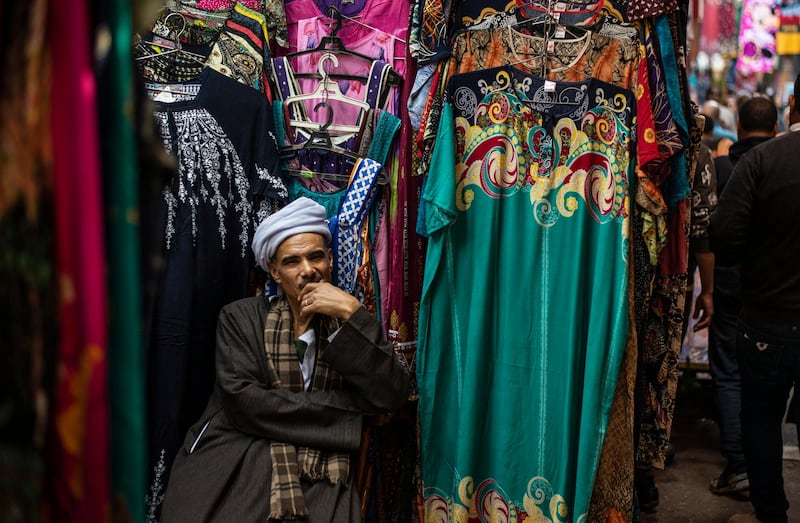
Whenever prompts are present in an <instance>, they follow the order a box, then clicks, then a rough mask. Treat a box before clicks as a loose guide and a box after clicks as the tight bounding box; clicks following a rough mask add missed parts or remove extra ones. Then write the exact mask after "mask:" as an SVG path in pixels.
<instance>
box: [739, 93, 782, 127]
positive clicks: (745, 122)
mask: <svg viewBox="0 0 800 523" xmlns="http://www.w3.org/2000/svg"><path fill="white" fill-rule="evenodd" d="M777 122H778V109H777V108H776V107H775V103H774V102H773V101H772V100H770V99H769V98H767V97H765V96H754V97H753V98H751V99H750V100H748V101H746V102H745V103H744V104H742V107H741V108H740V109H739V125H741V126H742V130H743V131H765V132H771V131H774V130H775V124H776V123H777Z"/></svg>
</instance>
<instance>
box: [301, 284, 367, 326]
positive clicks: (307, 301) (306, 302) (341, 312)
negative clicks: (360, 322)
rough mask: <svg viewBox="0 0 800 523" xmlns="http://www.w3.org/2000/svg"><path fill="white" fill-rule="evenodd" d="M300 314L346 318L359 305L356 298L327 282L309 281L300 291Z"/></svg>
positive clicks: (307, 316) (304, 315) (308, 316)
mask: <svg viewBox="0 0 800 523" xmlns="http://www.w3.org/2000/svg"><path fill="white" fill-rule="evenodd" d="M299 299H300V314H301V315H302V316H303V317H306V318H310V317H312V316H313V315H314V314H324V315H326V316H332V317H334V318H339V319H342V320H347V319H348V318H350V316H352V315H353V313H354V312H356V311H357V310H358V309H359V308H360V307H361V302H360V301H358V299H357V298H355V297H354V296H352V295H350V294H348V293H347V292H345V291H343V290H342V289H340V288H339V287H336V286H335V285H333V284H331V283H329V282H325V281H323V282H319V283H309V284H307V285H306V286H305V287H303V290H302V291H301V292H300V296H299Z"/></svg>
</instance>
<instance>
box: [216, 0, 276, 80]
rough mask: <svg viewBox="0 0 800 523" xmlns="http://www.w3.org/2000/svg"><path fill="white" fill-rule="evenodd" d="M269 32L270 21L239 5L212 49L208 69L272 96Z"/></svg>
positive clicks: (235, 6) (231, 14)
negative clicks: (268, 75)
mask: <svg viewBox="0 0 800 523" xmlns="http://www.w3.org/2000/svg"><path fill="white" fill-rule="evenodd" d="M267 31H268V29H267V18H265V17H264V15H263V14H261V13H260V12H258V11H253V10H252V9H248V8H247V7H245V6H244V5H243V4H241V3H236V4H235V5H234V6H233V9H232V10H231V13H230V16H229V17H228V19H227V20H226V21H225V26H224V27H223V29H222V31H221V32H220V34H219V37H218V38H217V41H216V42H214V45H213V47H212V48H211V52H210V53H209V55H208V59H207V60H206V62H205V64H206V66H208V67H210V68H212V69H214V70H215V71H218V72H220V73H222V74H224V75H225V76H229V77H231V78H233V79H234V80H236V81H238V82H241V83H243V84H245V85H249V86H250V87H252V88H253V89H256V90H258V91H260V92H262V93H265V92H268V91H269V88H268V87H267V85H266V83H265V82H266V74H267V69H268V67H269V63H270V53H269V43H268V34H269V33H268V32H267Z"/></svg>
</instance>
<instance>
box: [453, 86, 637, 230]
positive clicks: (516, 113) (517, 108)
mask: <svg viewBox="0 0 800 523" xmlns="http://www.w3.org/2000/svg"><path fill="white" fill-rule="evenodd" d="M628 110H629V108H628V107H627V106H626V101H625V98H624V97H622V96H619V97H614V98H613V99H612V100H603V101H602V103H599V104H597V105H595V106H594V107H593V108H591V109H588V110H585V111H584V112H583V115H582V116H581V117H579V118H578V119H577V120H573V119H572V118H571V117H574V116H575V114H574V112H573V113H572V114H570V115H569V116H567V117H563V118H561V119H560V120H558V121H557V122H556V123H555V126H554V127H553V130H552V131H551V132H548V131H547V130H546V129H545V128H544V127H543V124H542V122H543V119H544V115H542V114H541V113H539V112H538V111H537V110H536V107H535V104H533V107H531V104H528V103H526V101H523V100H521V99H520V98H519V97H518V96H517V95H516V94H514V93H510V92H508V91H504V90H494V91H489V92H488V93H487V95H486V96H485V97H484V99H483V100H482V101H481V103H480V104H479V105H478V106H477V109H476V110H475V113H474V114H475V116H474V121H473V123H470V122H469V121H468V120H467V119H466V118H464V117H457V118H456V121H455V127H456V141H457V145H456V180H457V188H456V203H457V205H458V208H459V210H461V211H463V212H466V211H467V210H469V208H470V207H471V205H472V202H473V201H474V199H475V196H476V195H475V190H476V188H477V189H479V190H480V192H482V193H483V194H485V195H486V196H488V197H490V198H505V197H508V196H511V195H513V194H515V193H517V192H519V191H525V192H529V193H530V200H531V204H532V206H533V215H534V218H535V219H536V221H537V223H539V224H540V225H541V226H543V227H549V226H552V225H554V224H555V223H557V222H558V220H559V219H560V218H570V217H572V216H573V215H574V214H575V212H576V211H577V210H578V209H579V208H580V207H581V202H583V204H584V206H585V207H586V210H587V212H588V213H589V215H590V216H591V217H592V218H593V219H594V220H595V221H597V222H599V223H608V222H611V221H614V220H616V219H618V218H620V219H622V218H626V217H627V216H628V215H629V208H628V205H629V198H628V168H629V166H630V136H631V129H630V128H628V127H627V126H626V125H625V123H624V122H623V120H622V119H621V118H620V117H619V114H622V113H624V112H625V111H628ZM622 230H623V234H624V235H625V234H627V233H626V232H625V231H626V230H627V228H623V229H622Z"/></svg>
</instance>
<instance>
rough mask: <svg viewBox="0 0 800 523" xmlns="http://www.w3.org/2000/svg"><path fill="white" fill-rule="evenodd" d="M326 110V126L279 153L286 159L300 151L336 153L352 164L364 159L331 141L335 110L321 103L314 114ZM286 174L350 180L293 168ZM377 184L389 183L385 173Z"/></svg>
mask: <svg viewBox="0 0 800 523" xmlns="http://www.w3.org/2000/svg"><path fill="white" fill-rule="evenodd" d="M323 107H324V108H326V109H327V110H328V116H327V120H326V122H325V123H324V124H322V125H321V126H320V128H319V129H318V130H316V131H313V132H312V133H311V136H310V137H309V139H308V140H307V141H306V142H305V143H302V144H297V145H290V146H287V147H281V148H280V149H279V153H280V154H281V156H282V157H283V158H285V159H288V158H292V157H294V156H296V155H297V153H298V152H300V151H307V150H318V151H326V152H329V153H334V154H337V155H339V156H342V157H343V158H346V159H347V160H348V161H352V164H353V165H355V163H356V162H357V161H358V160H360V159H361V158H362V157H361V156H359V155H358V154H356V153H354V152H353V151H350V150H348V149H345V148H343V147H339V146H337V145H334V144H333V141H332V140H331V135H330V134H329V133H328V132H327V131H328V128H329V127H330V126H331V125H332V124H331V122H332V121H333V108H332V107H331V106H330V104H329V103H327V102H319V103H318V104H317V105H316V106H314V112H316V111H318V110H319V109H320V108H323ZM284 170H285V171H286V172H288V173H289V174H292V175H295V176H300V177H303V178H312V177H317V178H322V179H330V180H339V181H347V180H349V179H350V176H349V175H347V174H340V173H324V172H318V171H311V170H308V169H294V168H291V167H286V168H284ZM376 182H377V183H378V184H380V185H385V184H386V183H388V182H389V178H388V176H386V174H385V173H384V172H383V169H381V172H379V173H378V179H377V180H376Z"/></svg>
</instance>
